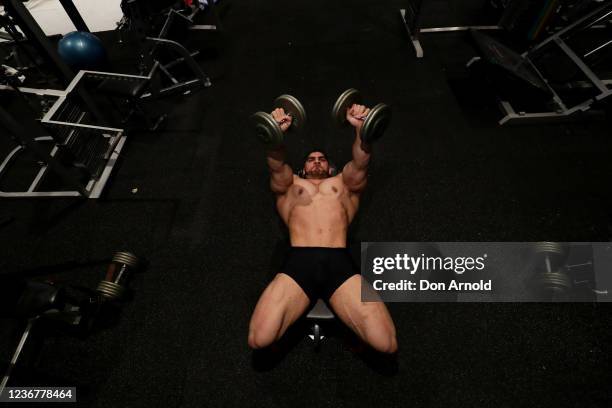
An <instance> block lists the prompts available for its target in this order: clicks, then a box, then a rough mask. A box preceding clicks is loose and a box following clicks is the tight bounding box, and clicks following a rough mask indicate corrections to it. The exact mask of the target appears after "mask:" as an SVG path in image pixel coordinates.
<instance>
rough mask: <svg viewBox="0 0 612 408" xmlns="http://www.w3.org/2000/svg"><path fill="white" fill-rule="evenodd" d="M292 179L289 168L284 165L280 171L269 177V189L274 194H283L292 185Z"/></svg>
mask: <svg viewBox="0 0 612 408" xmlns="http://www.w3.org/2000/svg"><path fill="white" fill-rule="evenodd" d="M294 177H295V176H294V174H293V171H292V170H291V167H289V165H287V164H285V165H284V166H283V168H282V169H281V170H280V171H277V172H272V174H271V175H270V189H271V190H272V191H273V192H274V193H276V194H284V193H286V192H287V190H288V189H289V187H291V185H292V184H293V178H294Z"/></svg>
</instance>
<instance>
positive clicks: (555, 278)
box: [536, 268, 572, 293]
mask: <svg viewBox="0 0 612 408" xmlns="http://www.w3.org/2000/svg"><path fill="white" fill-rule="evenodd" d="M536 282H537V284H538V287H539V289H540V290H545V291H550V292H555V293H564V292H567V291H569V290H570V289H571V288H572V279H571V277H570V276H569V275H568V274H567V272H566V271H565V270H564V269H563V268H560V269H557V270H556V271H553V272H543V273H541V274H539V275H538V276H537V277H536Z"/></svg>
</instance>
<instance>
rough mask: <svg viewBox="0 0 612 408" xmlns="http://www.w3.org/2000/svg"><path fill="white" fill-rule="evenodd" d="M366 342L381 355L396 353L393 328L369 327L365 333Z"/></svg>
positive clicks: (395, 339)
mask: <svg viewBox="0 0 612 408" xmlns="http://www.w3.org/2000/svg"><path fill="white" fill-rule="evenodd" d="M366 341H367V342H368V343H369V344H370V346H372V347H373V348H374V349H375V350H376V351H379V352H381V353H387V354H393V353H395V352H396V351H397V338H396V336H395V328H394V327H387V325H377V327H370V328H369V330H367V332H366Z"/></svg>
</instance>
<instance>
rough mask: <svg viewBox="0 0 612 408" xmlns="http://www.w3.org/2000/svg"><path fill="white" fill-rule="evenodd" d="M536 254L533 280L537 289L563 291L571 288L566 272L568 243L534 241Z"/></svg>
mask: <svg viewBox="0 0 612 408" xmlns="http://www.w3.org/2000/svg"><path fill="white" fill-rule="evenodd" d="M532 249H533V251H534V253H535V254H536V271H535V282H536V285H537V287H538V289H539V290H542V291H545V292H552V293H559V294H560V293H564V292H567V291H569V290H570V289H571V288H572V279H571V277H570V275H569V274H568V272H567V265H566V261H567V257H568V256H569V245H568V244H566V243H562V242H534V243H533V246H532Z"/></svg>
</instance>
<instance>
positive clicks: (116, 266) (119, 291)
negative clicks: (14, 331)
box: [0, 252, 142, 394]
mask: <svg viewBox="0 0 612 408" xmlns="http://www.w3.org/2000/svg"><path fill="white" fill-rule="evenodd" d="M141 266H142V262H141V260H140V259H139V258H138V257H137V256H136V255H134V254H132V253H130V252H117V253H115V254H114V256H113V258H112V260H111V263H110V265H109V266H108V268H107V272H106V274H105V277H104V279H103V280H101V281H100V283H99V284H98V286H97V287H96V289H95V290H92V289H90V288H87V287H82V286H76V285H63V286H60V285H55V284H53V283H49V282H44V281H38V280H30V281H27V282H23V283H22V282H18V281H16V280H15V279H11V278H9V279H8V281H7V282H3V283H4V284H3V285H2V286H1V288H2V289H4V290H11V289H12V292H14V293H10V294H3V295H2V296H3V297H5V296H6V297H5V299H6V298H11V299H13V298H14V299H15V304H14V305H13V304H7V305H4V306H5V307H7V308H8V310H3V311H2V314H3V315H4V314H7V315H8V316H9V317H17V318H19V319H23V320H25V321H26V325H25V329H24V331H23V334H22V335H21V338H20V340H19V342H18V344H17V347H16V348H15V351H14V352H13V355H12V358H11V360H10V363H9V365H8V368H7V370H6V372H5V374H4V377H3V378H2V381H1V382H0V394H2V392H3V391H4V389H5V387H6V386H7V384H8V383H9V380H10V379H11V375H12V374H13V371H14V370H15V368H16V367H17V363H18V362H19V359H20V357H22V355H23V353H24V348H25V346H26V343H27V342H28V340H29V339H31V338H32V337H33V333H36V334H37V335H38V336H39V337H44V335H45V334H46V333H45V332H48V331H50V330H53V331H58V330H59V331H60V332H62V333H66V334H68V335H73V336H75V337H78V338H85V337H87V336H88V335H90V334H91V333H93V332H95V331H96V330H99V329H101V328H103V327H106V326H108V325H109V324H110V323H112V322H113V321H116V320H117V318H118V316H119V314H120V311H121V307H122V304H123V303H125V302H126V301H128V300H129V299H130V297H131V296H130V295H131V291H130V289H129V282H130V280H131V279H132V275H133V273H134V272H135V271H137V270H138V269H140V268H141ZM37 328H38V329H39V330H37V331H36V330H35V329H37Z"/></svg>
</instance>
